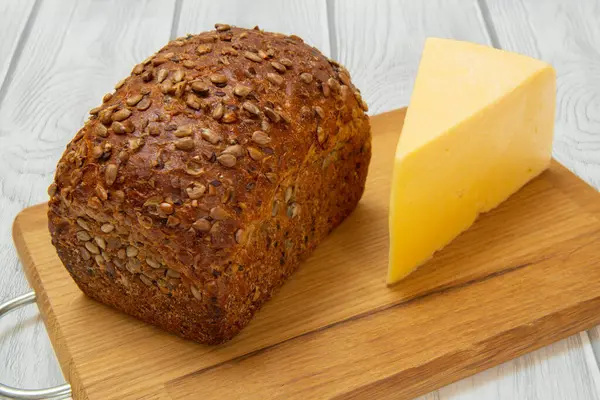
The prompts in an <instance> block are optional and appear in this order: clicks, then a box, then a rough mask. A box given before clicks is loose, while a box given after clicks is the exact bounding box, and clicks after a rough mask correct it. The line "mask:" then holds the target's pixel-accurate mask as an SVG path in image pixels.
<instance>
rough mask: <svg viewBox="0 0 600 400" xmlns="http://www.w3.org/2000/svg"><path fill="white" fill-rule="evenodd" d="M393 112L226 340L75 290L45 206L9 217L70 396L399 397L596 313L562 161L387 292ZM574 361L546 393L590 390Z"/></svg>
mask: <svg viewBox="0 0 600 400" xmlns="http://www.w3.org/2000/svg"><path fill="white" fill-rule="evenodd" d="M402 116H403V114H402V113H401V112H395V113H389V114H384V115H380V116H377V117H374V118H373V119H372V126H373V132H374V137H373V152H374V157H373V158H372V164H371V166H370V174H369V177H368V181H367V189H366V192H365V195H364V197H363V199H362V200H361V204H360V206H359V207H358V209H357V210H356V211H355V212H354V213H353V214H352V216H351V217H350V218H349V219H348V220H347V221H345V222H344V224H342V225H341V226H340V227H339V228H338V229H336V230H335V231H334V232H333V233H332V234H331V235H330V236H329V237H328V238H327V240H325V241H324V242H323V243H322V245H321V246H319V248H318V249H317V250H316V251H315V253H314V254H313V256H312V257H310V259H309V260H307V261H306V262H305V263H304V264H303V265H302V267H301V268H300V270H299V271H298V272H297V273H296V274H294V276H293V277H292V279H290V281H289V282H287V284H286V285H284V286H283V288H282V289H281V290H280V291H279V293H277V294H276V296H275V297H274V298H273V299H272V300H271V301H270V302H269V303H268V304H267V305H266V306H265V307H264V308H263V309H262V310H261V311H260V312H259V313H258V314H257V315H256V317H255V319H254V320H253V322H252V323H251V324H250V325H249V326H248V327H247V328H246V329H245V330H244V331H243V332H242V333H241V334H240V335H239V336H238V337H236V338H235V339H234V340H232V341H230V342H228V343H226V344H223V345H221V346H216V347H210V346H201V345H198V344H195V343H193V342H190V341H185V340H182V339H179V338H177V337H175V336H172V335H169V334H167V333H165V332H163V331H160V330H158V329H157V328H154V327H152V326H149V325H146V324H144V323H142V322H140V321H137V320H133V319H132V318H130V317H128V316H126V315H123V314H121V313H118V312H116V311H114V310H112V309H109V308H107V307H105V306H103V305H101V304H99V303H97V302H95V301H92V300H90V299H88V298H86V297H85V296H83V295H82V294H81V292H80V291H79V289H78V288H77V287H76V285H75V283H74V282H73V281H72V280H71V279H70V278H69V277H68V274H67V271H66V270H65V269H64V267H63V266H62V264H61V263H60V261H59V259H58V258H57V256H56V253H55V251H54V249H53V248H52V247H51V245H50V244H49V234H48V231H47V229H46V227H45V221H46V216H45V207H44V206H39V207H34V208H31V209H27V210H25V211H24V212H22V213H21V214H19V217H18V219H17V220H16V222H15V231H14V238H15V241H16V244H17V247H18V249H19V254H20V255H21V257H22V259H23V262H24V267H25V269H26V271H27V274H28V277H29V280H30V282H31V283H32V285H33V286H34V287H35V289H36V292H37V293H38V298H39V301H38V304H39V305H40V307H41V309H42V313H43V314H44V316H45V319H46V323H47V325H48V326H49V327H50V329H49V333H50V335H51V338H52V341H53V344H54V347H55V349H56V350H57V353H58V356H59V359H60V360H61V365H62V366H63V369H64V370H65V373H66V375H67V376H68V377H69V380H70V382H71V383H72V384H73V386H74V387H75V388H76V393H77V396H78V397H79V398H83V397H84V396H87V397H86V398H89V399H91V400H93V399H103V400H104V399H112V398H119V399H129V398H140V397H141V398H151V396H154V397H152V398H161V399H162V398H165V399H166V398H173V399H177V398H194V396H197V395H202V398H215V397H216V398H239V397H240V396H241V395H243V396H242V397H244V398H251V397H252V396H261V398H273V397H277V396H279V397H280V398H286V399H287V398H294V396H296V397H298V396H300V397H301V398H332V397H336V396H342V395H343V396H346V395H348V396H355V397H356V398H364V397H365V396H367V395H368V394H369V393H370V391H373V392H372V393H370V394H373V395H375V394H376V395H377V396H379V398H385V397H386V396H388V397H389V396H392V397H393V398H409V397H410V396H415V395H419V394H422V393H426V392H428V391H430V390H432V389H434V388H436V387H439V386H441V385H444V384H447V383H450V382H452V381H454V380H456V379H459V378H461V377H464V376H467V375H470V374H473V373H476V372H478V371H480V370H482V369H485V368H489V367H491V366H493V365H496V364H497V363H500V362H503V361H505V360H507V359H509V358H512V357H516V356H519V355H521V354H524V353H525V352H528V351H531V350H533V349H536V348H539V347H540V346H543V345H546V344H548V343H551V342H553V341H556V340H559V339H561V338H564V337H566V336H568V335H569V334H572V333H575V332H577V331H578V330H581V329H584V328H586V327H588V326H590V325H592V324H594V323H596V322H597V321H599V320H600V315H599V314H598V313H597V307H598V306H600V295H599V294H598V292H597V290H596V288H597V286H598V285H599V284H600V254H599V253H598V252H597V251H596V249H597V246H598V245H600V201H598V199H599V198H600V195H599V194H598V193H597V192H596V191H595V190H594V189H592V188H591V187H589V186H587V185H586V184H585V183H583V182H582V181H580V180H579V179H577V178H576V177H575V176H574V175H572V174H571V173H570V172H568V171H567V170H566V169H565V168H564V167H562V166H560V165H559V164H558V163H553V165H552V167H551V169H550V170H549V171H548V172H546V173H544V174H542V175H541V176H540V177H539V178H538V179H535V180H534V181H532V182H531V183H530V184H528V185H527V186H526V187H525V188H523V189H522V190H521V191H519V192H518V193H516V194H515V195H514V196H512V197H511V198H510V199H509V200H508V201H507V202H505V203H503V204H502V205H501V206H500V207H499V208H497V209H495V210H493V211H492V212H490V213H487V214H485V215H483V216H482V217H481V218H480V219H479V220H478V221H477V222H476V224H475V225H474V226H473V227H472V229H470V230H469V231H467V232H466V233H465V234H463V235H461V236H460V237H459V238H457V239H456V240H455V241H454V242H453V243H452V244H451V245H450V246H448V247H447V248H445V249H444V250H443V251H441V252H440V253H439V254H438V255H436V257H435V258H434V259H433V260H432V261H431V262H429V263H428V264H426V265H424V266H422V267H421V268H420V269H419V270H418V271H416V272H415V273H414V274H412V275H411V276H410V277H408V278H407V279H406V280H405V281H403V282H402V283H401V284H399V285H397V286H394V287H393V288H387V287H386V285H385V275H386V268H387V233H386V232H387V229H386V227H387V199H388V197H389V182H390V180H389V175H390V174H391V167H392V165H391V162H390V160H391V159H392V155H393V152H394V146H393V143H395V142H396V141H397V137H398V130H399V129H400V127H401V122H402ZM359 230H360V232H361V233H362V234H361V235H360V236H359V237H357V235H356V232H357V231H359ZM323 266H327V268H323ZM119 273H125V272H119ZM130 279H131V277H130ZM506 299H510V300H511V301H506ZM566 343H567V348H568V346H569V345H570V344H571V343H573V342H572V341H570V342H566ZM578 345H579V344H577V346H578ZM564 348H565V345H564V344H563V345H562V347H561V345H558V347H557V348H556V349H557V351H561V349H564ZM568 354H571V352H568ZM575 354H578V355H580V356H582V357H583V356H585V355H584V354H583V353H581V352H579V353H577V352H575ZM568 358H569V359H572V360H574V361H576V363H575V365H579V363H581V362H582V360H580V359H577V358H573V357H572V356H569V357H568ZM524 360H525V361H526V362H530V361H528V360H530V359H524ZM534 360H537V359H536V358H534ZM516 365H518V364H516ZM542 365H543V367H544V368H548V367H549V366H550V367H552V362H550V363H549V364H548V363H546V364H542ZM567 366H569V367H571V366H570V365H569V364H567ZM534 369H535V368H534ZM554 371H556V370H554ZM576 371H580V372H581V371H582V372H583V374H582V375H581V377H579V378H578V380H576V383H577V384H579V385H582V387H575V386H568V385H567V386H561V388H562V390H563V391H561V390H558V391H557V393H559V394H560V393H565V392H564V390H567V389H573V393H577V394H581V396H580V398H583V399H595V398H596V397H594V396H588V394H589V393H588V392H587V391H586V388H587V389H589V388H591V387H592V386H590V377H589V375H586V374H585V370H581V369H580V368H579V367H576ZM560 372H566V371H564V370H561V371H560ZM538 374H539V373H538V372H537V371H536V372H535V374H533V375H534V376H535V377H537V375H538ZM522 376H523V375H517V377H522ZM525 376H527V374H525ZM545 376H547V375H545ZM574 376H575V375H573V376H568V377H567V379H568V378H572V377H574ZM532 381H533V382H534V383H536V380H532ZM475 382H476V383H477V381H475ZM479 382H481V381H479ZM567 382H568V380H567ZM233 383H234V384H233ZM546 384H547V382H546ZM583 385H587V386H583ZM534 388H535V390H539V386H534ZM511 393H512V394H515V393H516V394H527V391H520V392H519V391H514V392H511ZM430 397H431V396H430ZM434 397H435V395H434ZM548 397H550V396H548Z"/></svg>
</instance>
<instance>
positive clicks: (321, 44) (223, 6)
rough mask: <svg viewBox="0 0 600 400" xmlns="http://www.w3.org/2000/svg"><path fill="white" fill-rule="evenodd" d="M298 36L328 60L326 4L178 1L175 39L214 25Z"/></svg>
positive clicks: (311, 1)
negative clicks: (256, 28) (219, 24)
mask: <svg viewBox="0 0 600 400" xmlns="http://www.w3.org/2000/svg"><path fill="white" fill-rule="evenodd" d="M218 22H219V23H226V24H230V25H236V26H240V27H244V28H248V29H251V28H253V27H255V26H258V27H260V29H263V30H265V31H269V32H281V33H285V34H288V35H291V34H295V35H298V36H300V37H301V38H302V39H303V40H304V41H305V42H306V43H308V44H310V45H311V46H316V47H317V48H318V49H319V50H320V51H321V52H322V53H323V54H325V55H326V56H332V53H331V50H330V39H329V30H328V20H327V9H326V2H325V1H321V0H292V1H290V0H287V1H273V0H254V1H240V0H220V1H196V0H182V4H181V12H180V18H179V20H178V22H177V23H176V24H175V26H176V28H177V36H181V35H185V34H187V33H199V32H203V31H208V30H212V29H214V26H215V23H218Z"/></svg>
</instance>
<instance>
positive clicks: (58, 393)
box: [0, 291, 71, 400]
mask: <svg viewBox="0 0 600 400" xmlns="http://www.w3.org/2000/svg"><path fill="white" fill-rule="evenodd" d="M31 303H35V292H34V291H31V292H29V293H26V294H24V295H21V296H19V297H16V298H14V299H12V300H9V301H7V302H6V303H3V304H0V318H2V317H3V316H4V315H5V314H8V313H9V312H11V311H12V310H16V309H17V308H19V307H22V306H25V305H27V304H31ZM0 395H2V396H5V397H8V398H9V399H28V400H32V399H66V398H69V397H71V385H69V384H68V383H66V384H64V385H61V386H55V387H51V388H47V389H16V388H13V387H10V386H6V385H3V384H1V383H0Z"/></svg>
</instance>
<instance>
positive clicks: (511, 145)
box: [388, 38, 556, 284]
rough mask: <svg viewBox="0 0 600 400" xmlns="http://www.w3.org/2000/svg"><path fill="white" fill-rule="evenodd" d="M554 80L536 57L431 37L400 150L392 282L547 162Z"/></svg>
mask: <svg viewBox="0 0 600 400" xmlns="http://www.w3.org/2000/svg"><path fill="white" fill-rule="evenodd" d="M555 86H556V77H555V72H554V69H553V68H552V67H551V66H550V65H548V64H546V63H544V62H542V61H538V60H534V59H531V58H529V57H525V56H521V55H518V54H514V53H509V52H505V51H501V50H497V49H493V48H489V47H485V46H481V45H476V44H472V43H466V42H459V41H454V40H446V39H433V38H432V39H428V40H427V42H426V44H425V49H424V51H423V56H422V59H421V63H420V65H419V70H418V74H417V79H416V82H415V87H414V91H413V94H412V97H411V100H410V105H409V108H408V112H407V114H406V119H405V122H404V128H403V130H402V134H401V136H400V140H399V141H398V147H397V150H396V158H395V164H394V173H393V178H392V179H393V182H392V193H391V200H390V260H389V269H388V284H391V283H394V282H397V281H399V280H401V279H402V278H404V277H405V276H407V275H408V274H409V273H411V272H412V271H413V270H414V269H415V268H417V267H418V266H419V265H421V264H423V263H424V262H426V261H427V260H428V259H429V258H431V257H432V256H433V254H434V253H435V252H436V251H437V250H440V249H441V248H443V247H444V246H446V245H447V244H448V243H449V242H451V241H452V240H453V239H454V238H455V237H456V236H458V235H459V234H460V233H461V232H463V231H464V230H466V229H467V228H469V227H470V226H471V225H472V224H473V222H474V221H475V219H476V218H477V216H478V215H479V214H480V213H482V212H486V211H489V210H490V209H492V208H494V207H496V206H497V205H498V204H500V203H501V202H503V201H504V200H506V199H507V198H508V197H509V196H510V195H511V194H513V193H514V192H516V191H517V190H519V189H520V188H521V187H522V186H523V185H525V184H526V183H527V182H528V181H529V180H531V179H532V178H534V177H535V176H537V175H538V174H540V173H541V172H542V171H544V170H545V169H546V168H547V167H548V165H549V163H550V159H551V153H552V137H553V129H554V109H555V98H556V87H555Z"/></svg>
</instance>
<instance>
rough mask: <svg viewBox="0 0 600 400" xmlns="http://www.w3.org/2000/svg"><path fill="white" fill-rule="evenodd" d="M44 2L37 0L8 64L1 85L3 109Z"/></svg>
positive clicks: (0, 94) (0, 104)
mask: <svg viewBox="0 0 600 400" xmlns="http://www.w3.org/2000/svg"><path fill="white" fill-rule="evenodd" d="M41 3H42V0H35V1H34V3H33V6H32V7H31V11H30V12H29V16H28V17H27V22H26V23H25V27H24V28H23V31H22V32H21V34H20V35H19V39H18V40H17V47H16V48H15V51H14V53H13V54H12V57H11V58H10V61H9V62H8V68H7V70H6V76H5V77H4V81H2V84H1V85H0V107H2V103H3V102H4V97H5V96H6V92H7V91H8V87H9V86H10V83H11V82H12V77H13V74H14V72H15V68H16V67H17V64H19V60H20V59H21V54H22V53H23V48H24V47H25V43H26V42H27V39H29V34H30V33H31V28H32V27H33V23H34V22H35V20H36V17H37V14H38V12H39V10H40V5H41Z"/></svg>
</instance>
